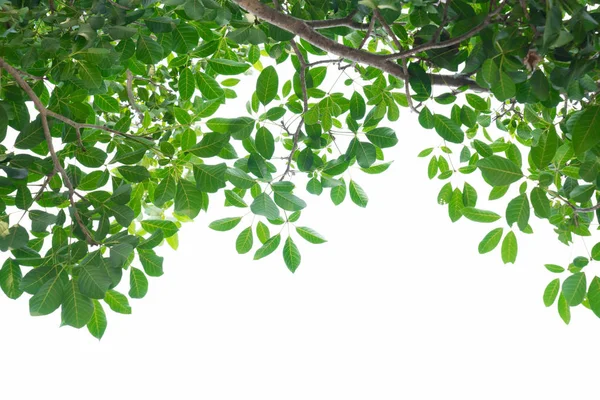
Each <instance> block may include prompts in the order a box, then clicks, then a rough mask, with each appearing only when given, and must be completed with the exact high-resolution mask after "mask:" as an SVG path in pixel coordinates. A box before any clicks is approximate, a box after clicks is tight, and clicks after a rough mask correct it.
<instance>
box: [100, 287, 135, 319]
mask: <svg viewBox="0 0 600 400" xmlns="http://www.w3.org/2000/svg"><path fill="white" fill-rule="evenodd" d="M104 302H105V303H106V304H108V306H109V307H110V309H111V310H113V311H114V312H116V313H119V314H131V307H130V306H129V301H128V300H127V297H125V295H124V294H121V293H119V292H117V291H116V290H109V291H108V292H106V297H104Z"/></svg>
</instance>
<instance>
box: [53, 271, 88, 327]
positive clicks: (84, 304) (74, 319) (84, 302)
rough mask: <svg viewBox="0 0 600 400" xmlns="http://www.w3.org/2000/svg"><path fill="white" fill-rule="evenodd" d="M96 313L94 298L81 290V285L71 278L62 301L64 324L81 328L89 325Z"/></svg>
mask: <svg viewBox="0 0 600 400" xmlns="http://www.w3.org/2000/svg"><path fill="white" fill-rule="evenodd" d="M93 314H94V303H93V302H92V299H90V298H89V297H87V296H85V295H83V294H82V293H81V292H80V291H79V286H78V285H77V283H76V282H75V281H74V280H71V281H70V282H69V283H68V284H67V285H66V287H65V288H64V295H63V301H62V312H61V318H62V324H63V325H70V326H72V327H74V328H77V329H80V328H83V327H84V326H86V325H87V323H88V322H89V321H90V320H91V319H92V315H93Z"/></svg>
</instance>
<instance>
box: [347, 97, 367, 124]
mask: <svg viewBox="0 0 600 400" xmlns="http://www.w3.org/2000/svg"><path fill="white" fill-rule="evenodd" d="M366 111H367V106H366V104H365V99H363V97H362V96H361V95H360V93H358V92H354V93H352V97H350V116H351V117H352V119H353V120H355V121H358V120H360V119H363V118H364V116H365V113H366Z"/></svg>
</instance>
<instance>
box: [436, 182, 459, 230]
mask: <svg viewBox="0 0 600 400" xmlns="http://www.w3.org/2000/svg"><path fill="white" fill-rule="evenodd" d="M438 202H439V201H438ZM463 208H465V204H464V202H463V199H462V193H461V191H460V189H458V188H456V189H454V191H453V192H452V196H451V198H450V202H449V203H448V216H449V217H450V221H452V222H456V221H458V220H459V219H460V218H461V217H462V210H463Z"/></svg>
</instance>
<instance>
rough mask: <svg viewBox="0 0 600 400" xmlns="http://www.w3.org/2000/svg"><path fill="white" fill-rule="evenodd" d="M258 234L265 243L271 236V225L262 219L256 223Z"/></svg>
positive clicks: (259, 238)
mask: <svg viewBox="0 0 600 400" xmlns="http://www.w3.org/2000/svg"><path fill="white" fill-rule="evenodd" d="M256 236H257V237H258V240H260V242H261V243H262V244H265V242H266V241H267V240H269V238H270V237H271V233H270V232H269V227H268V226H267V225H265V224H264V223H262V222H261V221H258V223H257V224H256Z"/></svg>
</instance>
